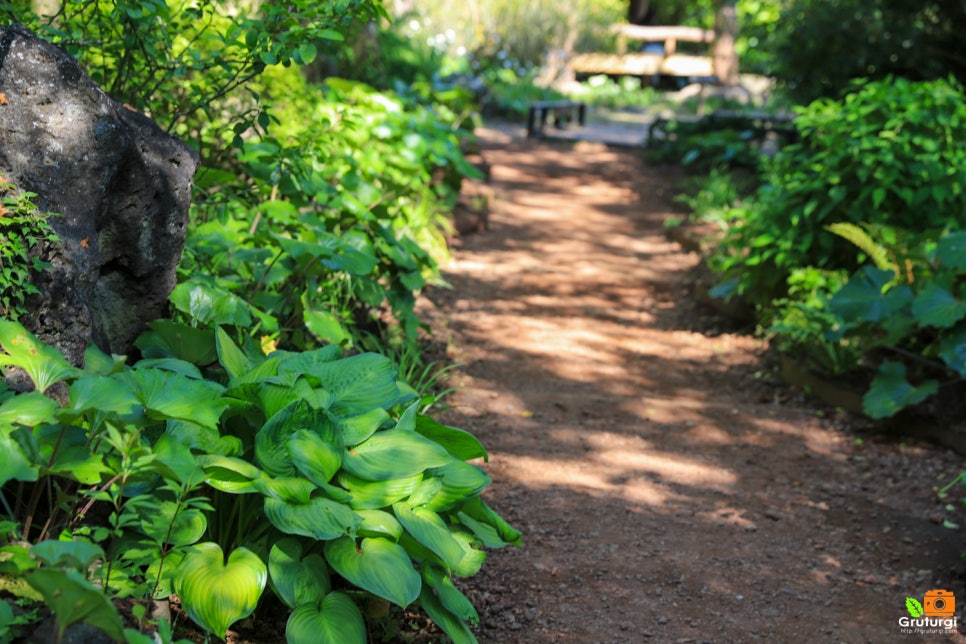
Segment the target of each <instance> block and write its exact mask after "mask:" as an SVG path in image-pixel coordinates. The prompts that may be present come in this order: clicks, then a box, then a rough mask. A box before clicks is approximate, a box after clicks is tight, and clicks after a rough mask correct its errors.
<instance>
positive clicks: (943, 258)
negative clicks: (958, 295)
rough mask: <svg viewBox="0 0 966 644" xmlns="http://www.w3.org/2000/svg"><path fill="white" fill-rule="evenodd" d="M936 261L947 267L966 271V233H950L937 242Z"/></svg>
mask: <svg viewBox="0 0 966 644" xmlns="http://www.w3.org/2000/svg"><path fill="white" fill-rule="evenodd" d="M936 259H938V260H939V262H940V263H941V264H942V265H943V266H944V267H945V268H950V269H958V270H960V271H966V231H957V232H954V233H950V234H949V235H946V236H945V237H942V238H940V239H939V241H937V242H936Z"/></svg>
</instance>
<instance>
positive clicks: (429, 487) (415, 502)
mask: <svg viewBox="0 0 966 644" xmlns="http://www.w3.org/2000/svg"><path fill="white" fill-rule="evenodd" d="M442 489H443V479H442V477H439V476H431V477H429V478H424V479H423V480H422V481H421V482H420V483H419V486H418V487H416V489H415V490H413V493H412V494H411V495H410V496H409V499H407V503H409V505H411V506H413V507H418V506H421V505H426V504H427V503H429V502H430V501H432V500H433V498H434V497H436V495H437V494H439V493H440V491H442Z"/></svg>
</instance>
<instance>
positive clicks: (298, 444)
mask: <svg viewBox="0 0 966 644" xmlns="http://www.w3.org/2000/svg"><path fill="white" fill-rule="evenodd" d="M328 434H329V436H330V439H338V442H337V443H336V442H327V441H325V440H323V438H322V437H321V436H319V435H318V434H317V433H316V432H315V431H309V430H307V429H299V430H296V431H295V432H294V433H293V434H292V435H291V436H290V437H289V439H288V451H289V454H290V455H291V457H292V463H293V464H294V465H295V468H296V469H297V470H298V471H299V472H301V473H302V474H303V475H304V476H305V477H306V478H308V479H309V480H310V481H312V482H314V483H317V484H319V485H322V484H324V483H328V482H329V481H330V480H331V479H332V477H333V476H335V473H336V472H338V471H339V468H340V467H341V466H342V444H341V443H342V441H341V436H339V435H338V434H337V432H336V431H335V430H334V428H333V431H331V432H328Z"/></svg>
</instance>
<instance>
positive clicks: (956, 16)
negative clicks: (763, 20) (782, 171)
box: [766, 0, 966, 103]
mask: <svg viewBox="0 0 966 644" xmlns="http://www.w3.org/2000/svg"><path fill="white" fill-rule="evenodd" d="M773 24H774V27H773V31H772V37H771V38H768V40H767V46H766V48H767V49H770V50H771V51H773V52H774V54H773V62H772V70H771V71H772V73H773V74H774V75H775V76H777V77H778V78H779V79H780V80H781V81H782V83H783V85H784V86H785V89H786V90H787V92H788V93H789V94H790V95H791V96H792V97H793V98H794V99H795V100H797V101H798V102H801V103H807V102H809V101H812V100H815V99H817V98H819V97H823V96H825V97H833V98H837V97H838V96H839V95H840V94H841V93H844V92H845V91H848V89H849V85H850V83H851V81H852V80H853V79H855V78H872V79H883V78H886V77H890V76H898V77H904V78H908V79H910V80H934V79H939V78H944V77H947V76H949V75H950V74H952V75H955V76H956V77H958V78H959V80H960V81H961V82H962V81H963V80H964V78H966V64H964V61H963V59H962V57H961V56H959V55H958V53H957V52H958V51H959V48H960V46H959V33H960V32H961V31H962V29H963V27H964V26H966V7H964V5H963V3H962V2H961V1H960V0H932V1H926V2H912V1H910V0H871V1H870V0H826V1H824V2H811V1H810V0H794V1H793V2H790V3H787V6H785V7H784V8H783V11H782V15H781V19H780V20H778V21H777V22H775V23H773Z"/></svg>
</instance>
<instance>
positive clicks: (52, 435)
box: [33, 425, 108, 485]
mask: <svg viewBox="0 0 966 644" xmlns="http://www.w3.org/2000/svg"><path fill="white" fill-rule="evenodd" d="M33 435H34V437H35V438H36V439H37V444H38V446H39V448H40V455H41V458H42V459H43V461H42V462H44V463H49V465H48V468H47V469H48V471H49V472H51V473H53V474H60V475H61V476H65V477H68V478H71V479H74V480H76V481H79V482H81V483H83V484H84V485H95V484H97V483H100V481H101V475H102V474H104V473H106V472H107V471H108V469H107V467H106V466H105V465H104V460H103V455H102V454H99V453H93V454H92V453H91V450H90V447H89V446H88V443H87V433H86V432H85V431H84V429H83V428H82V427H77V426H65V427H62V426H59V425H45V426H43V427H41V428H38V429H35V430H34V432H33Z"/></svg>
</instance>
